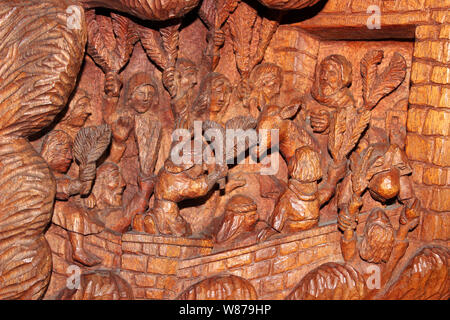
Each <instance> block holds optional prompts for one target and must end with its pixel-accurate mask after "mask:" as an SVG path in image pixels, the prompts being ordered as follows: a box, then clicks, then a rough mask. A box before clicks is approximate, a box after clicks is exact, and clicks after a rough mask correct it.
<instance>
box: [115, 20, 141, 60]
mask: <svg viewBox="0 0 450 320" xmlns="http://www.w3.org/2000/svg"><path fill="white" fill-rule="evenodd" d="M111 18H112V26H113V30H114V34H115V36H116V39H117V40H116V44H117V47H116V51H117V54H118V57H119V63H118V64H119V66H120V69H122V68H123V67H124V66H125V65H126V64H127V62H128V61H129V60H130V57H131V54H132V53H133V49H134V45H135V44H136V42H137V41H138V40H139V35H138V33H137V31H136V28H135V25H134V23H133V22H132V21H131V20H130V19H128V18H126V17H124V16H121V15H118V14H116V13H111Z"/></svg>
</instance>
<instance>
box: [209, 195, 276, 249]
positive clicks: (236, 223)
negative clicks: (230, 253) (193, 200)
mask: <svg viewBox="0 0 450 320" xmlns="http://www.w3.org/2000/svg"><path fill="white" fill-rule="evenodd" d="M259 222H260V220H259V215H258V210H257V206H256V203H255V201H254V200H253V199H252V198H250V197H247V196H244V195H239V194H238V195H235V196H233V197H231V198H230V199H229V200H228V202H227V204H226V205H225V214H224V219H223V222H222V225H221V227H220V229H219V231H218V233H217V235H216V245H215V249H217V248H227V249H229V248H232V247H235V246H237V245H239V246H245V245H249V244H253V243H255V242H256V241H257V238H256V235H257V234H258V231H260V230H261V229H262V228H261V226H265V227H267V224H266V223H264V222H261V223H259ZM258 227H259V228H258Z"/></svg>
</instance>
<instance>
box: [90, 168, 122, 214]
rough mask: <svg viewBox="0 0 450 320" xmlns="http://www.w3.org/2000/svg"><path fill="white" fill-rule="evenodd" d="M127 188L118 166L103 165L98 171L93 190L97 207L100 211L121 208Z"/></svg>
mask: <svg viewBox="0 0 450 320" xmlns="http://www.w3.org/2000/svg"><path fill="white" fill-rule="evenodd" d="M125 186H126V185H125V180H124V179H123V177H122V174H121V173H120V169H119V166H118V165H116V164H115V163H112V162H105V163H104V164H102V165H101V166H100V167H98V169H97V178H96V180H95V184H94V188H93V189H92V193H93V194H94V196H95V199H96V201H97V206H98V207H99V208H100V209H104V208H111V207H121V206H122V195H123V192H124V190H125Z"/></svg>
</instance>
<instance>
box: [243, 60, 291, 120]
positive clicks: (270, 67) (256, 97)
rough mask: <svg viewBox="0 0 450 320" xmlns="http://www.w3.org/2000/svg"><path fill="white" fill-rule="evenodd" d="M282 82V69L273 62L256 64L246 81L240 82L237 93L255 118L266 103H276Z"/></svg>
mask: <svg viewBox="0 0 450 320" xmlns="http://www.w3.org/2000/svg"><path fill="white" fill-rule="evenodd" d="M282 84H283V70H282V69H281V68H280V67H279V66H277V65H276V64H273V63H262V64H259V65H257V66H256V67H255V68H254V69H253V70H252V72H251V73H250V77H249V79H248V82H247V81H242V82H241V83H240V85H239V95H240V97H241V99H242V100H243V104H244V106H245V107H247V108H249V110H250V115H251V116H252V117H254V118H257V117H258V114H259V111H261V110H262V109H263V108H264V107H265V106H266V105H269V104H276V102H277V101H276V99H277V98H278V96H279V94H280V90H281V85H282Z"/></svg>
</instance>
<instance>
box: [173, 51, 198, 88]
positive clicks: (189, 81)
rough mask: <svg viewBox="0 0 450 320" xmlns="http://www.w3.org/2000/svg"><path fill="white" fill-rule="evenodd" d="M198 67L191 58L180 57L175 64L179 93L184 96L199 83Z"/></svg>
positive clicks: (176, 83)
mask: <svg viewBox="0 0 450 320" xmlns="http://www.w3.org/2000/svg"><path fill="white" fill-rule="evenodd" d="M197 73H198V69H197V66H196V65H195V63H193V62H192V61H191V60H189V59H184V58H179V59H178V60H177V64H176V66H175V74H174V78H175V85H176V88H178V95H179V96H183V95H184V94H186V93H187V92H188V91H189V90H191V89H192V88H194V87H195V85H196V84H197Z"/></svg>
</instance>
